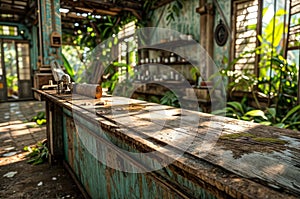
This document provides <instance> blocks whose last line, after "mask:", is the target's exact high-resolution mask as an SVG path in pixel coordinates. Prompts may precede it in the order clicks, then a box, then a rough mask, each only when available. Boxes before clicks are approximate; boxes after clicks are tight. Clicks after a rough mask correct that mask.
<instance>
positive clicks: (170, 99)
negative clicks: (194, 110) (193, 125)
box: [160, 91, 180, 107]
mask: <svg viewBox="0 0 300 199" xmlns="http://www.w3.org/2000/svg"><path fill="white" fill-rule="evenodd" d="M160 103H161V104H163V105H168V106H173V107H180V104H179V101H178V98H177V96H176V95H175V94H174V93H173V92H171V91H167V92H166V94H165V95H164V96H163V97H162V98H161V99H160Z"/></svg>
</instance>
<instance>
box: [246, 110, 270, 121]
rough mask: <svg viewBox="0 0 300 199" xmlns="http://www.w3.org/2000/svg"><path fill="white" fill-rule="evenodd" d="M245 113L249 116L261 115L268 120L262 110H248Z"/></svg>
mask: <svg viewBox="0 0 300 199" xmlns="http://www.w3.org/2000/svg"><path fill="white" fill-rule="evenodd" d="M245 115H248V116H251V117H262V118H264V119H265V120H268V118H267V117H266V115H265V113H264V112H263V111H262V110H252V111H248V112H247V113H246V114H245Z"/></svg>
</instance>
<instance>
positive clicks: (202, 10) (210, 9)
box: [196, 0, 214, 80]
mask: <svg viewBox="0 0 300 199" xmlns="http://www.w3.org/2000/svg"><path fill="white" fill-rule="evenodd" d="M199 4H200V7H199V8H197V9H196V12H198V13H199V14H200V44H201V46H202V47H203V48H204V49H205V50H206V52H207V53H208V55H209V56H210V57H211V58H213V55H214V53H213V49H214V48H213V46H214V40H213V39H214V36H213V35H214V6H213V4H211V3H207V0H200V1H199ZM204 63H205V66H204V69H205V70H202V71H200V72H201V76H202V77H204V78H205V79H206V80H207V79H208V77H209V76H210V75H212V74H213V73H214V71H213V70H212V69H213V67H212V66H211V64H212V63H211V60H209V59H205V62H204ZM202 67H203V66H202Z"/></svg>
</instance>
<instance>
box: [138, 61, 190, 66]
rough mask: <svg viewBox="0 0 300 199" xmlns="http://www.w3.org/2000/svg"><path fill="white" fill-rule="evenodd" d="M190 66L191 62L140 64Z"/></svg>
mask: <svg viewBox="0 0 300 199" xmlns="http://www.w3.org/2000/svg"><path fill="white" fill-rule="evenodd" d="M160 64H161V65H189V64H191V63H190V62H187V61H185V62H168V63H163V62H160V63H157V62H156V63H143V64H142V63H139V65H160Z"/></svg>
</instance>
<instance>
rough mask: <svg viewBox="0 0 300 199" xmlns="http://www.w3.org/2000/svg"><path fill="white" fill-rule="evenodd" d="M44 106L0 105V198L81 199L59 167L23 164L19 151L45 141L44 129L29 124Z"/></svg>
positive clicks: (32, 103)
mask: <svg viewBox="0 0 300 199" xmlns="http://www.w3.org/2000/svg"><path fill="white" fill-rule="evenodd" d="M44 107H45V104H44V102H39V101H24V102H10V103H0V198H11V199H17V198H22V199H23V198H51V199H52V198H61V199H63V198H65V199H67V198H76V199H81V198H83V196H82V195H81V193H80V191H79V189H78V188H77V187H76V185H75V183H74V181H73V180H72V178H71V177H70V175H69V174H68V173H67V172H66V170H65V168H64V167H63V166H62V165H55V166H50V165H49V164H48V163H43V164H40V165H31V164H28V163H27V161H28V158H27V157H26V154H28V152H25V151H24V150H23V148H24V147H25V146H33V145H35V144H37V143H38V142H40V141H43V140H45V138H46V126H45V125H41V126H40V125H37V124H36V123H35V122H31V120H32V118H33V117H34V116H36V115H37V114H38V113H39V112H41V111H44Z"/></svg>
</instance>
